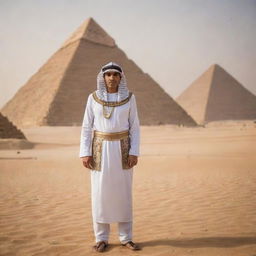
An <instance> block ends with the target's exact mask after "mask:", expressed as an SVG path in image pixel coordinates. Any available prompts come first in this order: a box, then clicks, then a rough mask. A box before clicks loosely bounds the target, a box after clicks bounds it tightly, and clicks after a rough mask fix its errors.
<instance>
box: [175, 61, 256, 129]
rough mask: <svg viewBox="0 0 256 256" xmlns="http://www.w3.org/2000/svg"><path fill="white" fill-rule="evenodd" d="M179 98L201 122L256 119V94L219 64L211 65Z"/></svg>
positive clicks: (185, 107) (186, 108)
mask: <svg viewBox="0 0 256 256" xmlns="http://www.w3.org/2000/svg"><path fill="white" fill-rule="evenodd" d="M176 100H177V102H178V103H179V104H180V105H181V106H182V107H183V108H184V109H185V110H187V112H188V113H189V114H190V115H191V116H192V117H193V118H194V120H195V121H196V122H197V123H198V124H205V123H207V122H211V121H220V120H250V119H255V118H256V96H255V95H253V94H252V93H251V92H250V91H248V90H247V89H246V88H245V87H243V86H242V85H241V84H240V83H239V82H238V81H237V80H236V79H235V78H233V77H232V76H231V75H230V74H228V73H227V72H226V71H225V70H224V69H223V68H222V67H220V66H219V65H217V64H214V65H212V66H210V67H209V69H208V70H206V71H205V72H204V73H203V74H202V75H201V76H200V77H199V78H197V79H196V80H195V81H194V82H193V83H192V84H191V85H190V86H189V87H188V88H187V89H186V90H185V91H184V92H183V93H182V94H181V95H180V96H179V97H178V98H177V99H176Z"/></svg>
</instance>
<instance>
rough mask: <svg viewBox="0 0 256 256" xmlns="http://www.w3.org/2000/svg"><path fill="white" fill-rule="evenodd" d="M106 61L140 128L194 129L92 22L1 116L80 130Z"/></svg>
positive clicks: (29, 123)
mask: <svg viewBox="0 0 256 256" xmlns="http://www.w3.org/2000/svg"><path fill="white" fill-rule="evenodd" d="M110 61H114V62H117V63H118V64H120V65H121V66H122V67H123V69H124V71H125V74H126V77H127V81H128V87H129V89H130V90H131V91H132V92H134V94H135V95H136V99H137V104H138V109H139V117H140V121H141V124H144V125H156V124H178V125H185V126H195V125H196V123H195V121H194V120H193V119H192V118H191V117H190V116H189V115H188V114H187V113H186V112H185V111H184V110H183V109H182V107H180V106H179V105H178V104H177V103H176V102H175V101H174V100H173V99H172V98H171V97H170V96H169V95H168V94H167V93H165V91H164V90H163V89H162V88H161V87H160V86H159V85H158V84H157V83H156V82H155V81H154V80H153V79H152V78H151V77H150V76H149V75H147V74H145V73H143V72H142V70H141V69H140V68H139V67H138V66H137V65H136V64H135V63H134V62H133V61H132V60H129V59H128V58H127V56H126V55H125V53H124V52H123V51H122V50H120V49H119V48H118V47H117V45H116V44H115V41H114V39H113V38H112V37H110V36H109V35H108V34H107V33H106V32H105V31H104V30H103V29H102V28H101V27H100V26H99V25H98V24H97V23H96V22H95V21H94V20H93V19H92V18H90V19H88V20H86V21H85V22H84V23H83V24H82V25H81V26H80V27H79V28H78V29H77V30H76V31H75V33H74V34H73V35H72V36H71V37H70V38H69V39H68V40H67V41H66V42H65V43H64V44H63V45H62V47H61V48H60V49H59V50H58V51H57V52H56V53H55V54H54V55H53V56H52V57H51V58H50V59H49V60H48V61H47V62H46V63H45V64H44V65H43V66H42V67H41V68H40V69H39V70H38V72H37V73H36V74H34V75H33V76H32V77H31V78H30V79H29V81H28V82H27V83H26V84H25V85H24V86H23V87H22V88H20V90H19V91H18V92H17V93H16V95H15V96H14V97H13V98H12V99H11V100H10V101H9V102H8V103H7V104H6V105H5V106H4V108H3V109H2V111H3V113H4V114H5V115H6V116H8V118H9V119H10V120H11V121H13V122H14V123H15V124H17V125H19V126H21V127H22V126H38V125H53V126H57V125H58V126H62V125H63V126H69V125H80V124H81V123H82V119H83V114H84V108H85V104H86V100H87V97H88V95H89V94H90V93H91V92H93V91H94V90H96V76H97V74H98V72H99V70H100V68H101V67H102V66H103V65H104V64H106V63H108V62H110Z"/></svg>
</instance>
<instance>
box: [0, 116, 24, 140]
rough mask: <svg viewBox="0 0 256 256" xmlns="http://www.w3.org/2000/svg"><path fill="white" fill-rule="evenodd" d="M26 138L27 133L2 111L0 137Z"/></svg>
mask: <svg viewBox="0 0 256 256" xmlns="http://www.w3.org/2000/svg"><path fill="white" fill-rule="evenodd" d="M10 138H12V139H26V137H25V135H24V134H23V133H22V131H21V130H19V129H18V128H17V127H16V126H15V125H13V124H12V122H10V121H9V120H8V118H7V117H5V116H3V115H2V114H1V113H0V139H10Z"/></svg>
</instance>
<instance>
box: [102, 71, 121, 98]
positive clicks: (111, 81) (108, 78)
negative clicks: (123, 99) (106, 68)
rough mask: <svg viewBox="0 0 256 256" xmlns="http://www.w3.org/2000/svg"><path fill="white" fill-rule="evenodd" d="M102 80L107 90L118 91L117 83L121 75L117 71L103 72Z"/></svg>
mask: <svg viewBox="0 0 256 256" xmlns="http://www.w3.org/2000/svg"><path fill="white" fill-rule="evenodd" d="M104 80H105V84H106V88H107V91H108V92H110V93H113V92H117V91H118V85H119V83H120V80H121V75H120V74H119V73H118V72H112V71H111V72H106V73H105V74H104Z"/></svg>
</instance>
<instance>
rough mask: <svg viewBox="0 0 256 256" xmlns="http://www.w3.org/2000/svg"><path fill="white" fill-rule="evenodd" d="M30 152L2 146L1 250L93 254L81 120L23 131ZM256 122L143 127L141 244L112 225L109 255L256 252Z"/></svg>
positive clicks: (137, 204) (137, 228)
mask: <svg viewBox="0 0 256 256" xmlns="http://www.w3.org/2000/svg"><path fill="white" fill-rule="evenodd" d="M24 133H25V135H26V137H27V138H28V139H29V140H30V141H31V142H33V143H34V148H33V149H19V150H18V149H17V150H14V149H12V150H1V151H0V193H1V200H0V214H1V219H0V255H6V256H7V255H8V256H10V255H15V256H19V255H24V256H30V255H34V256H39V255H40V256H46V255H47V256H50V255H76V256H79V255H81V256H82V255H97V253H95V252H93V250H92V245H93V244H94V236H93V231H92V220H91V205H90V175H89V171H88V170H87V169H85V168H84V167H83V166H82V164H81V161H80V159H79V158H78V150H79V146H78V144H79V137H80V128H79V127H40V128H30V129H24ZM255 155H256V124H255V123H253V122H248V123H244V122H233V123H232V122H230V123H229V122H225V123H220V122H218V123H212V124H210V125H208V126H207V127H205V128H204V127H197V128H182V127H181V128H178V127H175V126H159V127H157V126H152V127H142V142H141V157H140V159H139V164H138V166H137V167H136V168H135V169H134V183H133V199H134V200H133V201H134V241H135V242H138V243H139V244H140V245H141V246H142V248H143V250H142V251H139V252H131V251H129V250H128V249H126V248H123V247H121V246H120V245H119V241H118V237H117V227H116V225H112V227H111V236H110V247H109V250H108V251H107V252H106V253H105V255H110V254H111V255H116V256H117V255H121V254H122V255H175V256H177V255H184V256H185V255H204V256H205V255H206V256H211V255H212V256H217V255H218V256H228V255H230V256H245V255H247V256H253V255H256V185H255V184H256V157H255Z"/></svg>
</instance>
